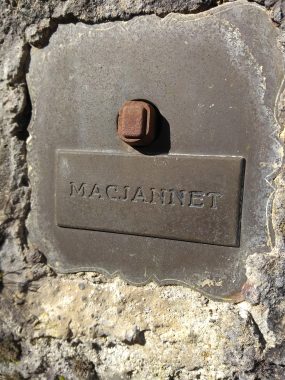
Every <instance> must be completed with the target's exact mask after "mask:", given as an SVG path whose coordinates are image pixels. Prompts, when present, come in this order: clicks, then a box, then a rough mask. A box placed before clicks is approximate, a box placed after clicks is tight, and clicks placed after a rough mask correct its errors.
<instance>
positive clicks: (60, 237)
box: [28, 1, 284, 298]
mask: <svg viewBox="0 0 285 380" xmlns="http://www.w3.org/2000/svg"><path fill="white" fill-rule="evenodd" d="M260 35H262V36H263V39H262V44H260V43H258V41H259V39H260ZM278 36H279V31H278V29H277V28H276V27H275V26H274V25H273V23H272V22H271V20H270V18H269V16H268V14H267V12H266V11H265V10H264V9H263V8H261V7H259V6H257V5H254V4H249V3H245V2H238V1H237V2H235V3H230V4H228V5H224V6H220V7H218V8H216V9H214V10H211V11H210V12H205V13H201V14H199V15H179V14H171V15H168V16H166V17H164V18H159V17H156V16H155V15H152V16H143V17H137V18H133V19H132V20H130V21H127V22H120V21H118V22H113V23H105V24H103V25H93V26H91V25H84V24H81V23H77V24H76V25H75V24H67V25H59V27H58V29H57V31H56V32H55V33H54V34H53V36H52V37H51V39H50V42H49V45H48V46H47V47H45V48H44V49H36V48H32V52H31V64H30V68H29V73H28V86H29V91H30V94H31V99H32V105H33V121H32V123H31V125H30V127H29V132H30V135H31V138H30V141H29V144H28V162H29V175H30V180H31V184H32V190H33V191H32V205H31V212H30V215H29V220H28V229H29V243H30V244H33V245H36V246H38V247H39V249H41V250H42V251H43V252H44V253H45V254H46V255H47V257H48V260H49V263H50V264H51V265H52V266H53V267H54V268H55V269H56V270H57V271H62V272H75V271H82V270H96V271H101V272H104V273H107V274H109V275H115V274H120V275H121V276H122V277H124V278H125V279H126V280H127V281H129V282H131V283H135V284H144V283H146V282H147V281H150V280H156V281H157V282H159V283H161V284H166V283H176V284H185V285H190V286H194V287H196V288H197V289H199V290H200V291H202V292H204V293H207V294H208V295H211V296H213V297H218V298H229V297H234V296H231V295H232V294H234V293H236V292H239V291H240V289H241V287H242V284H243V283H244V282H245V260H246V258H247V256H248V255H250V254H252V253H256V252H268V251H269V250H270V249H271V248H272V246H273V245H274V236H273V235H272V234H271V233H270V225H271V219H270V215H271V202H272V199H273V194H274V186H273V183H272V178H273V177H274V175H275V173H276V172H277V170H278V168H279V167H280V164H281V155H282V150H281V149H280V144H279V142H278V140H277V139H276V138H271V137H272V136H274V133H277V131H278V124H277V121H276V117H275V114H274V112H275V104H276V99H277V96H278V93H279V89H280V84H281V82H282V80H283V76H284V67H283V61H282V53H281V51H280V50H279V48H278V46H277V38H278ZM265 52H266V53H265ZM134 99H141V100H147V101H149V102H151V103H152V104H153V105H154V106H155V107H156V108H157V109H158V111H159V112H160V129H159V134H158V136H157V138H156V140H155V141H154V142H153V143H152V144H151V145H150V146H149V147H145V148H137V149H135V148H132V147H130V146H128V144H126V143H124V142H123V141H121V140H120V138H119V137H118V135H117V117H118V112H119V110H120V108H121V107H122V105H123V104H124V103H125V102H126V101H128V100H134ZM56 157H57V158H56ZM245 163H246V168H245V174H244V175H243V172H244V164H245ZM82 184H83V185H82ZM95 185H97V187H96V186H95ZM108 186H109V187H108ZM110 186H111V187H110ZM128 187H129V188H130V190H127V189H128ZM151 189H154V190H151ZM163 190H166V191H165V192H164V193H163ZM128 191H129V192H130V193H128ZM83 192H84V195H82V194H83ZM125 192H127V201H126V203H124V202H123V198H124V194H125ZM85 193H86V194H85ZM210 193H216V195H210ZM218 193H219V194H222V195H223V196H222V197H219V196H218V195H217V194H218ZM96 194H97V195H96ZM242 194H243V197H242V202H241V195H242ZM100 195H101V199H98V198H100ZM118 196H119V197H121V199H120V200H116V199H117V197H118ZM152 197H157V204H154V200H152ZM171 197H173V198H171ZM190 198H191V199H190ZM159 199H162V200H159ZM159 202H161V204H160V203H159ZM180 202H181V203H182V204H180ZM213 202H214V203H215V207H212V206H211V205H213ZM172 203H173V204H172ZM174 203H175V204H174ZM191 205H192V206H195V207H191ZM202 206H203V207H202ZM241 209H242V212H241Z"/></svg>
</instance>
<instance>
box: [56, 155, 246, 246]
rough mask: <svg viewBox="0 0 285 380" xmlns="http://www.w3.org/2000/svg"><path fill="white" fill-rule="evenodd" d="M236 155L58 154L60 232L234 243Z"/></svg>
mask: <svg viewBox="0 0 285 380" xmlns="http://www.w3.org/2000/svg"><path fill="white" fill-rule="evenodd" d="M243 164H244V163H243V160H242V159H241V158H239V157H219V156H217V157H211V156H209V157H207V156H186V155H169V156H158V157H156V156H154V157H150V156H129V155H116V154H102V153H92V152H66V151H59V152H58V154H57V164H56V168H57V172H56V220H57V224H58V225H59V226H61V227H71V228H81V229H87V230H95V231H110V232H118V233H125V234H131V235H142V236H152V237H159V238H165V239H175V240H185V241H192V242H197V243H206V244H216V245H225V246H230V247H238V246H239V231H240V213H241V197H242V183H243V170H244V169H243V167H244V165H243Z"/></svg>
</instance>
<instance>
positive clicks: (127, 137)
mask: <svg viewBox="0 0 285 380" xmlns="http://www.w3.org/2000/svg"><path fill="white" fill-rule="evenodd" d="M118 135H119V137H120V138H121V139H122V140H123V141H124V142H126V143H128V144H129V145H132V146H144V145H149V144H150V143H151V142H152V141H153V140H154V138H155V109H154V107H153V106H152V105H151V104H149V103H147V102H144V101H141V100H131V101H128V102H126V103H125V104H124V105H123V107H122V108H121V109H120V111H119V117H118Z"/></svg>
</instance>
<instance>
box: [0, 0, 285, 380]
mask: <svg viewBox="0 0 285 380" xmlns="http://www.w3.org/2000/svg"><path fill="white" fill-rule="evenodd" d="M221 2H222V1H221ZM257 2H258V3H259V4H261V5H262V6H265V7H266V8H267V9H268V13H269V15H270V17H271V18H272V22H274V23H275V24H276V27H279V28H280V29H281V31H283V30H284V32H283V37H282V38H281V39H280V41H279V42H280V48H281V49H283V51H284V54H285V24H284V22H283V19H284V14H285V5H284V4H285V3H284V1H282V0H278V1H276V0H265V1H262V0H259V1H257ZM218 5H219V4H218V2H216V1H214V0H188V1H187V0H171V1H168V0H147V1H135V0H126V1H114V0H99V1H95V0H93V1H86V0H85V1H84V0H82V1H81V0H67V1H59V0H50V1H44V0H38V1H34V2H30V1H27V0H2V1H0V10H1V16H2V17H1V23H0V28H1V32H0V44H1V45H0V49H1V54H0V64H1V71H0V72H1V76H0V78H1V79H0V80H1V81H0V92H1V99H3V101H2V104H1V113H0V114H1V126H0V128H1V129H0V146H1V150H0V152H1V153H0V157H1V160H0V183H1V192H0V205H1V211H0V226H1V227H0V244H1V251H0V302H1V308H0V378H1V379H23V378H24V379H58V380H60V379H155V378H156V379H169V380H170V379H284V378H285V374H284V373H285V368H284V367H285V338H284V327H285V319H284V312H285V302H284V293H285V291H284V289H285V284H284V282H285V280H284V279H285V258H284V236H285V219H284V208H285V172H284V171H283V172H281V173H280V174H279V175H278V177H277V178H276V179H275V183H276V186H277V191H276V193H275V200H274V209H273V216H274V226H273V227H274V230H275V234H276V245H275V248H274V250H273V251H272V252H271V254H268V255H257V254H256V255H253V256H250V258H249V260H248V262H247V277H248V281H247V284H246V286H245V288H244V295H245V301H244V302H241V303H239V304H236V305H234V304H229V303H218V302H214V301H211V300H208V299H206V298H205V297H204V296H202V295H200V294H199V293H197V292H195V291H192V290H191V289H188V288H183V287H180V286H167V287H158V286H157V285H155V284H149V285H147V286H145V287H141V288H138V287H135V286H130V285H127V284H126V283H124V282H123V281H122V280H120V279H118V278H114V279H112V280H110V279H107V278H105V277H104V276H102V275H98V274H96V273H78V274H76V275H61V274H56V273H54V272H53V270H52V269H51V268H50V267H49V266H48V265H47V264H46V260H45V257H44V255H43V254H42V253H41V252H39V251H38V250H37V249H36V248H35V247H32V246H31V245H30V244H29V240H28V234H27V231H26V227H25V220H26V217H27V215H28V212H29V200H30V192H31V191H32V189H31V188H30V185H29V178H28V175H27V164H26V141H27V139H28V131H27V126H28V124H29V120H30V115H31V105H30V100H29V95H28V91H27V86H26V79H25V76H26V72H27V70H28V67H29V56H30V53H29V52H30V44H31V45H34V46H37V47H44V46H45V45H46V44H47V43H48V38H49V36H50V34H51V33H53V32H55V31H56V27H57V25H58V23H68V22H74V23H76V22H77V21H82V22H86V23H90V24H92V23H98V22H104V21H106V20H108V21H109V20H121V19H122V20H123V19H129V18H130V17H133V16H136V15H142V14H151V13H156V14H157V15H159V16H161V17H163V16H164V15H166V14H167V13H169V12H171V11H174V12H182V13H190V12H202V11H204V10H206V9H208V8H210V7H214V6H218ZM262 38H263V36H260V41H262ZM280 99H281V100H280V104H278V107H277V108H278V109H277V112H279V113H280V115H279V117H280V119H283V120H284V110H285V100H284V97H282V96H281V98H280ZM281 138H283V139H284V133H283V134H282V135H281Z"/></svg>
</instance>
